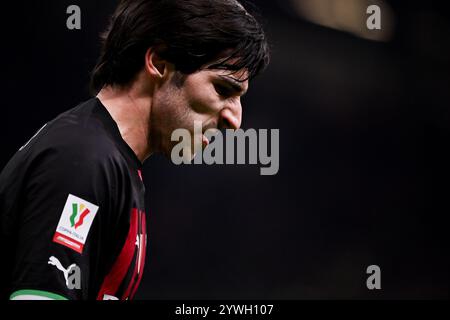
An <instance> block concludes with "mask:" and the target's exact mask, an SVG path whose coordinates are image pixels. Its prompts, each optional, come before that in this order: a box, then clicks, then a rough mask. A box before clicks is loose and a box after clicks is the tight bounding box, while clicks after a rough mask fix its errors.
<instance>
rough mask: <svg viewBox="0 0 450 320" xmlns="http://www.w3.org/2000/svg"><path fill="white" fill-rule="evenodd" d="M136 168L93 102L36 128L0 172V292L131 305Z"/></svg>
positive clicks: (140, 213)
mask: <svg viewBox="0 0 450 320" xmlns="http://www.w3.org/2000/svg"><path fill="white" fill-rule="evenodd" d="M141 165H142V164H141V162H140V161H139V159H138V158H137V156H136V155H135V153H134V152H133V151H132V149H131V148H130V147H129V146H128V145H127V143H126V142H125V141H124V140H123V139H122V136H121V134H120V131H119V128H118V127H117V124H116V123H115V121H114V120H113V118H112V117H111V116H110V114H109V113H108V111H107V109H106V108H105V107H104V106H103V105H102V104H101V102H100V101H99V100H98V99H97V98H93V99H90V100H88V101H87V102H84V103H82V104H80V105H79V106H77V107H75V108H74V109H71V110H69V111H67V112H65V113H63V114H61V115H59V116H58V117H57V118H56V119H54V120H53V121H51V122H49V123H47V124H46V125H45V126H44V127H43V128H41V129H40V130H39V131H38V133H37V134H36V135H35V136H34V137H33V138H32V139H31V140H30V141H29V142H28V143H27V144H26V145H25V146H23V147H22V148H20V150H19V151H18V152H17V153H16V154H15V155H14V156H13V157H12V159H11V160H10V161H9V163H8V164H7V165H6V167H5V168H4V170H3V171H2V173H1V175H0V234H1V239H0V240H1V243H0V248H1V250H2V264H1V265H2V266H1V268H2V270H1V271H2V273H1V274H2V279H3V280H2V281H1V291H2V295H3V296H4V297H9V298H11V299H28V298H30V299H70V300H72V299H76V300H79V299H83V300H86V299H100V300H104V299H113V300H114V299H132V298H133V296H134V294H135V292H136V289H137V287H138V285H139V282H140V280H141V277H142V272H143V268H144V262H145V248H146V245H147V233H146V214H145V205H144V194H145V188H144V184H143V181H142V175H141Z"/></svg>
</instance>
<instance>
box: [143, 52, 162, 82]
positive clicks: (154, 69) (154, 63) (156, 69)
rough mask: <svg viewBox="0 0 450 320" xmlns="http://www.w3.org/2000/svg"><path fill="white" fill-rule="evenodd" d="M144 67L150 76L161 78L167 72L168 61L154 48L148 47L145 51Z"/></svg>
mask: <svg viewBox="0 0 450 320" xmlns="http://www.w3.org/2000/svg"><path fill="white" fill-rule="evenodd" d="M145 69H146V71H147V72H148V73H149V74H150V75H151V76H152V77H154V78H158V79H162V78H163V77H164V76H165V75H166V73H167V72H168V62H167V61H166V60H164V59H161V57H160V56H159V55H158V54H157V53H156V51H155V49H154V48H149V49H148V50H147V52H146V53H145Z"/></svg>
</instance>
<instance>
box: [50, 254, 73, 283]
mask: <svg viewBox="0 0 450 320" xmlns="http://www.w3.org/2000/svg"><path fill="white" fill-rule="evenodd" d="M48 264H50V265H52V266H55V267H56V268H57V269H58V270H60V271H62V273H63V274H64V279H65V280H66V286H67V287H68V288H69V289H80V268H79V267H78V266H77V265H76V264H75V263H72V264H71V265H70V266H69V267H67V269H66V268H64V267H63V266H62V264H61V262H60V261H59V260H58V258H56V257H54V256H51V257H50V258H49V259H48ZM72 270H74V271H75V272H74V274H73V275H72V276H71V277H70V278H69V274H70V273H71V271H72ZM72 278H74V279H72ZM69 280H75V284H74V283H69Z"/></svg>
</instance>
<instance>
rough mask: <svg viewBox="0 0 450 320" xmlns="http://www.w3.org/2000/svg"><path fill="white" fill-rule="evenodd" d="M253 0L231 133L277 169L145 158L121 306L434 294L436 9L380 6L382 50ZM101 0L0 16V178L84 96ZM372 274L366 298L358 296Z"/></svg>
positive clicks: (444, 104) (439, 60) (442, 24)
mask: <svg viewBox="0 0 450 320" xmlns="http://www.w3.org/2000/svg"><path fill="white" fill-rule="evenodd" d="M342 1H345V0H342ZM253 2H254V3H255V4H256V5H257V6H258V7H259V8H260V9H261V12H262V15H263V17H264V18H265V20H266V29H267V32H268V35H269V38H270V41H271V45H272V51H273V58H272V63H271V65H270V67H269V69H268V70H267V72H266V73H264V74H263V75H262V76H260V77H259V78H257V79H256V80H255V81H254V82H253V83H252V84H251V88H250V91H249V93H248V95H247V96H246V98H245V99H244V122H243V128H268V129H270V128H277V129H280V171H279V173H278V175H276V176H260V175H259V167H258V166H247V165H246V166H180V167H177V166H175V165H173V164H171V163H170V161H169V160H167V159H164V158H162V157H160V156H154V157H152V158H151V159H150V160H149V161H148V162H147V163H146V165H145V170H144V179H145V182H146V187H147V194H148V195H147V203H148V205H147V211H148V213H149V218H150V220H149V248H148V258H147V262H146V273H145V275H144V278H143V282H142V284H141V287H140V290H139V291H138V296H137V298H139V299H241V298H245V299H305V298H308V299H333V298H339V299H341V298H343V299H347V298H349V299H354V298H358V299H360V298H369V299H371V298H386V299H404V298H426V299H428V298H448V297H449V275H448V273H449V270H450V268H449V245H448V228H449V218H448V215H449V213H450V212H449V204H448V198H449V196H448V195H449V193H448V189H449V188H448V179H447V178H448V164H449V161H448V160H449V158H448V156H447V152H446V149H447V146H448V135H449V129H450V125H449V121H450V114H449V107H450V103H449V98H450V93H449V91H450V75H449V62H450V44H449V35H450V23H449V20H448V17H447V16H448V13H447V12H448V11H446V10H445V9H446V8H445V7H444V5H443V3H444V1H442V2H433V1H427V2H422V3H419V2H418V1H417V2H413V1H407V2H406V1H405V2H404V3H403V4H402V5H400V4H394V3H391V6H392V8H393V11H394V13H395V17H396V28H395V33H394V37H393V38H392V40H391V41H389V42H375V41H369V40H364V39H361V38H358V37H356V36H354V35H351V34H348V33H344V32H341V31H337V30H333V29H329V28H325V27H320V26H317V25H314V24H312V23H309V22H306V21H305V20H302V19H301V18H300V17H298V16H296V15H294V14H293V13H292V10H291V8H290V7H289V5H288V1H281V0H280V1H266V2H263V1H253ZM369 2H370V1H369ZM115 3H116V2H115V1H106V0H103V1H99V0H89V1H88V0H83V1H75V0H72V1H67V0H52V1H50V0H40V1H21V2H15V3H7V2H4V3H2V4H1V5H0V12H1V18H0V19H1V20H0V23H1V29H0V30H1V38H0V43H1V61H2V70H1V75H2V76H1V78H0V79H1V83H0V88H1V92H2V96H1V100H0V101H1V113H0V114H1V119H2V121H1V126H0V137H1V143H2V144H1V153H0V155H1V157H0V167H3V166H4V165H5V164H6V162H7V161H8V159H9V158H10V157H11V156H12V155H13V154H14V153H15V152H16V151H17V149H18V148H19V147H20V146H21V145H23V144H24V143H25V142H26V141H27V140H28V139H29V138H30V137H31V136H32V135H33V134H34V133H35V132H36V130H37V129H39V128H40V127H41V126H42V125H43V124H44V123H45V122H47V121H48V120H50V119H52V118H54V117H55V116H56V115H58V114H59V113H61V112H63V111H65V110H67V109H70V108H72V107H74V106H75V105H77V104H78V103H79V102H81V101H83V100H86V99H88V98H89V97H90V96H89V92H88V79H89V72H90V70H91V69H92V67H93V66H94V64H95V61H96V58H97V55H98V51H99V41H98V35H99V33H100V32H101V31H102V30H103V29H104V28H105V26H106V22H107V21H108V16H109V15H110V14H111V13H112V11H113V9H114V6H115ZM71 4H77V5H79V6H80V7H81V10H82V29H81V30H79V31H70V30H68V29H67V28H66V19H67V17H68V15H67V14H66V8H67V7H68V6H69V5H71ZM362 14H365V13H364V12H362ZM372 264H376V265H379V266H380V267H381V271H382V289H381V290H375V291H370V290H368V289H367V288H366V278H367V276H368V275H367V274H366V268H367V266H369V265H372Z"/></svg>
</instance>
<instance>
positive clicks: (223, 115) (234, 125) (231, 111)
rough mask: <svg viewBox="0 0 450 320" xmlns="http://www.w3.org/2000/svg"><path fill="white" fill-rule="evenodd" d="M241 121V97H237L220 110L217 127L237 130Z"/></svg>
mask: <svg viewBox="0 0 450 320" xmlns="http://www.w3.org/2000/svg"><path fill="white" fill-rule="evenodd" d="M241 122H242V105H241V99H240V98H237V99H236V100H234V101H233V102H230V104H229V105H228V106H227V107H225V108H223V109H222V111H221V112H220V119H219V128H220V129H233V130H237V129H239V128H240V127H241Z"/></svg>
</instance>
